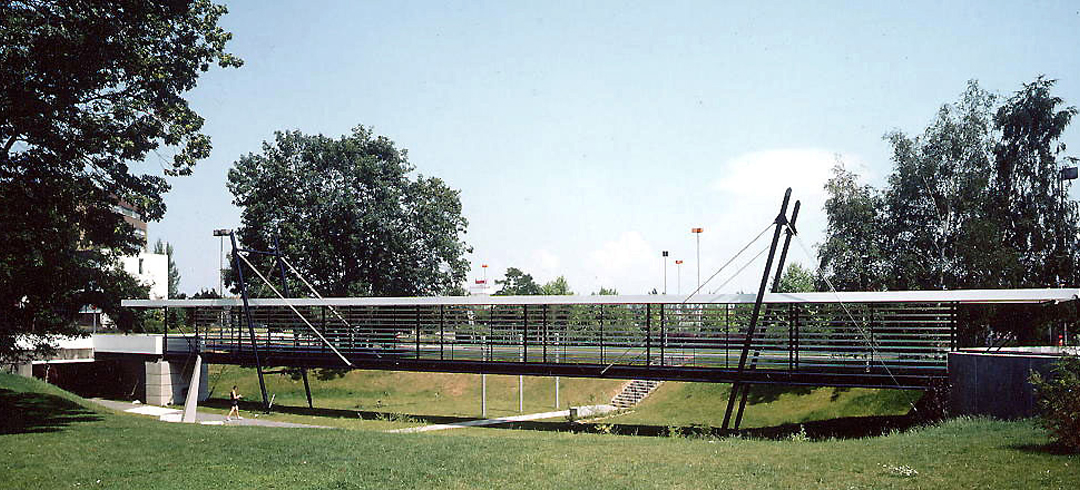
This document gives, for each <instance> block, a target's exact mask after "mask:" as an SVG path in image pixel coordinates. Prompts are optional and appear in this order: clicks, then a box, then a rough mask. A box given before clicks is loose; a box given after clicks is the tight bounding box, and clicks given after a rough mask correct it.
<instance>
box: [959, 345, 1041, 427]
mask: <svg viewBox="0 0 1080 490" xmlns="http://www.w3.org/2000/svg"><path fill="white" fill-rule="evenodd" d="M1057 359H1058V358H1057V356H1051V355H1038V354H1035V353H1025V352H1012V353H986V352H973V351H967V352H950V353H949V401H950V405H951V407H952V411H953V413H955V414H957V415H989V416H993V417H998V418H1003V419H1014V418H1021V417H1031V416H1033V415H1036V414H1037V412H1036V405H1035V394H1034V391H1033V388H1032V386H1031V383H1029V382H1028V377H1029V376H1031V372H1032V371H1037V372H1040V373H1043V374H1046V373H1049V372H1050V366H1051V365H1052V364H1053V363H1054V362H1055V361H1056V360H1057Z"/></svg>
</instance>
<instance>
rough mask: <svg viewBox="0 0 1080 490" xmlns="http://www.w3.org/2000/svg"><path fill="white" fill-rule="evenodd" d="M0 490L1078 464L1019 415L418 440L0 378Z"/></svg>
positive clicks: (639, 482) (601, 483)
mask: <svg viewBox="0 0 1080 490" xmlns="http://www.w3.org/2000/svg"><path fill="white" fill-rule="evenodd" d="M0 413H2V414H3V417H2V419H0V420H2V422H0V488H26V489H35V490H37V489H46V488H85V487H90V488H132V489H136V488H138V489H142V488H155V489H168V488H282V489H286V488H287V489H295V488H334V489H349V488H380V489H382V488H418V487H423V488H430V487H439V488H695V489H696V488H733V487H734V488H743V487H749V488H792V487H800V488H845V489H846V488H994V489H999V488H1069V489H1074V488H1078V487H1080V471H1078V470H1080V468H1078V465H1080V457H1078V456H1076V455H1062V454H1056V453H1055V452H1054V451H1052V450H1051V449H1049V448H1048V446H1047V438H1046V435H1045V433H1044V432H1043V431H1042V430H1041V429H1039V428H1038V427H1037V425H1036V424H1035V423H1033V422H1032V421H1019V422H1000V421H990V420H984V419H958V420H952V421H948V422H945V423H943V424H940V425H937V426H932V427H923V428H917V429H913V430H909V431H904V432H894V433H890V434H888V435H885V436H881V437H872V438H860V439H846V440H825V441H792V440H783V439H781V440H755V439H745V438H720V439H717V438H667V437H663V438H661V437H629V436H618V435H599V434H575V433H567V432H529V431H508V430H480V429H475V430H473V429H470V430H464V431H450V432H445V433H432V434H407V435H403V434H384V433H381V432H370V431H354V430H325V429H278V428H259V427H228V426H200V425H186V424H170V423H163V422H156V421H153V420H149V419H145V418H141V417H133V416H129V415H123V414H114V413H109V412H107V411H101V410H98V409H95V408H93V406H91V405H88V404H87V403H86V402H83V401H82V400H80V399H78V398H77V397H73V396H71V395H68V394H66V393H63V392H61V391H60V390H57V389H55V388H52V387H49V386H47V385H44V384H43V383H41V382H38V381H35V380H26V379H22V378H18V377H15V376H12V375H0Z"/></svg>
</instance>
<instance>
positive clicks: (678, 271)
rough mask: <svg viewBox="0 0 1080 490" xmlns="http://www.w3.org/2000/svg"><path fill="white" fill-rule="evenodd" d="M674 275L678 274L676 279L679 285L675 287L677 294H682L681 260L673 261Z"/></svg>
mask: <svg viewBox="0 0 1080 490" xmlns="http://www.w3.org/2000/svg"><path fill="white" fill-rule="evenodd" d="M675 275H676V276H678V279H677V281H678V282H679V285H678V286H677V287H676V291H678V294H682V261H681V260H676V261H675Z"/></svg>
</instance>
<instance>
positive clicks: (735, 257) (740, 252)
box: [600, 223, 776, 374]
mask: <svg viewBox="0 0 1080 490" xmlns="http://www.w3.org/2000/svg"><path fill="white" fill-rule="evenodd" d="M775 224H776V223H769V224H768V226H766V227H765V228H764V229H763V230H761V232H760V233H758V234H757V236H755V237H754V238H753V239H751V240H750V241H749V242H748V243H747V244H746V245H745V246H743V248H741V249H739V251H738V252H735V255H733V256H731V258H730V259H728V261H727V262H724V265H722V266H720V268H719V269H716V272H713V273H712V275H711V276H709V278H708V279H706V280H705V282H703V283H701V285H700V286H698V287H697V289H695V290H694V291H693V292H692V293H690V295H689V296H687V297H686V298H685V299H683V300H682V301H681V302H679V304H680V305H685V304H686V303H687V302H688V301H690V298H693V297H694V295H695V294H697V293H698V291H701V288H704V287H705V286H707V285H708V284H709V281H712V280H713V279H714V278H716V276H717V275H719V274H720V273H721V272H723V270H724V269H726V268H727V266H729V265H731V264H732V263H733V262H735V259H737V258H739V256H740V255H742V254H743V252H745V251H746V249H748V248H750V246H751V245H753V244H754V243H756V242H757V241H758V240H760V239H761V237H762V236H765V233H767V232H768V231H769V230H770V229H772V227H773V226H774V225H775ZM768 249H769V247H765V249H764V250H762V251H761V252H758V254H757V256H755V257H754V258H753V259H750V262H748V263H747V264H746V265H744V266H743V267H742V268H741V269H739V270H738V272H736V273H735V276H738V275H739V273H740V272H742V271H743V269H746V267H747V265H749V264H750V263H753V262H754V260H755V259H757V257H760V256H761V254H763V253H765V250H768ZM732 279H734V276H732ZM730 281H731V279H728V281H725V282H724V284H722V285H720V287H724V285H726V284H727V283H728V282H730ZM714 292H715V291H714ZM636 347H639V346H631V347H628V348H627V349H626V350H625V351H623V353H622V354H620V355H619V357H618V358H616V359H615V360H614V361H612V362H611V363H609V364H608V365H607V366H606V367H604V369H603V370H602V371H600V374H604V373H606V372H607V371H608V369H611V367H612V366H614V365H615V364H616V363H618V362H619V361H621V360H622V359H623V357H624V356H626V354H629V353H630V351H631V350H632V349H634V348H636ZM641 355H642V354H641V353H639V354H638V355H636V356H634V357H631V358H630V360H631V361H633V360H636V359H638V358H639V357H641Z"/></svg>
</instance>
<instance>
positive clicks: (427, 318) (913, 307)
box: [125, 289, 1077, 388]
mask: <svg viewBox="0 0 1080 490" xmlns="http://www.w3.org/2000/svg"><path fill="white" fill-rule="evenodd" d="M1076 295H1077V290H1065V289H1061V290H1056V289H1055V290H987V291H955V292H947V291H920V292H891V293H840V294H828V293H807V294H769V295H766V300H765V303H766V304H765V306H764V308H763V315H762V318H761V321H760V324H759V328H758V331H757V333H756V334H755V336H754V338H753V339H752V341H751V351H750V352H751V353H752V356H751V363H750V364H749V366H751V368H750V369H748V370H745V371H742V372H740V371H739V370H738V364H739V356H740V354H741V352H742V349H743V346H744V342H745V331H746V325H747V323H748V322H749V318H750V316H751V311H752V308H753V296H752V295H722V296H717V297H713V298H709V299H710V301H709V302H701V303H683V302H681V301H680V300H682V299H683V298H674V297H670V296H587V297H581V296H568V297H559V296H519V297H513V296H507V297H487V296H482V297H476V296H471V297H440V298H330V299H327V300H314V299H300V298H297V299H290V300H265V299H263V300H251V302H250V306H249V311H250V313H251V317H252V324H253V326H254V329H249V328H248V324H247V322H246V318H245V316H244V308H243V306H242V303H241V302H240V300H238V299H227V300H188V301H185V300H180V301H138V300H128V301H125V305H126V306H133V307H143V308H183V309H185V310H187V311H188V314H187V315H186V318H187V319H188V320H187V323H188V326H187V327H186V328H190V329H192V330H194V332H195V334H196V338H197V345H198V347H199V348H200V350H201V351H202V353H203V355H204V358H205V359H206V361H207V362H211V363H227V364H251V365H254V364H255V357H254V354H255V350H254V349H253V348H252V342H253V341H254V343H255V345H257V346H258V354H259V357H260V361H261V363H262V364H263V365H279V366H296V367H325V368H346V367H350V364H351V367H352V368H358V369H383V370H402V371H432V372H461V373H490V374H523V375H539V376H556V375H557V376H580V377H605V378H622V379H626V378H633V379H663V380H682V381H703V382H734V381H744V382H749V383H782V384H806V385H821V386H878V387H895V388H921V387H923V386H926V385H927V384H928V383H930V382H931V381H933V380H934V379H939V378H943V377H945V376H946V375H947V373H946V367H947V359H946V356H947V353H948V352H949V351H951V350H955V349H956V347H957V346H956V336H955V333H956V309H957V305H958V304H962V303H1038V302H1048V301H1069V300H1073V299H1075V298H1076ZM292 308H295V309H296V311H295V312H294V311H293V309H292ZM297 313H299V314H300V315H298V314H297ZM301 315H302V316H303V319H302V318H301ZM305 319H306V322H305ZM309 324H310V325H309ZM252 330H254V331H252ZM324 339H325V341H324ZM167 345H168V346H169V347H168V349H167V352H166V355H167V356H186V355H188V351H189V347H190V346H189V345H187V344H186V343H178V342H167ZM193 345H195V344H191V346H193ZM335 351H336V352H335ZM339 354H340V355H339ZM343 358H344V359H347V360H348V364H346V362H345V361H344V360H343Z"/></svg>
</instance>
